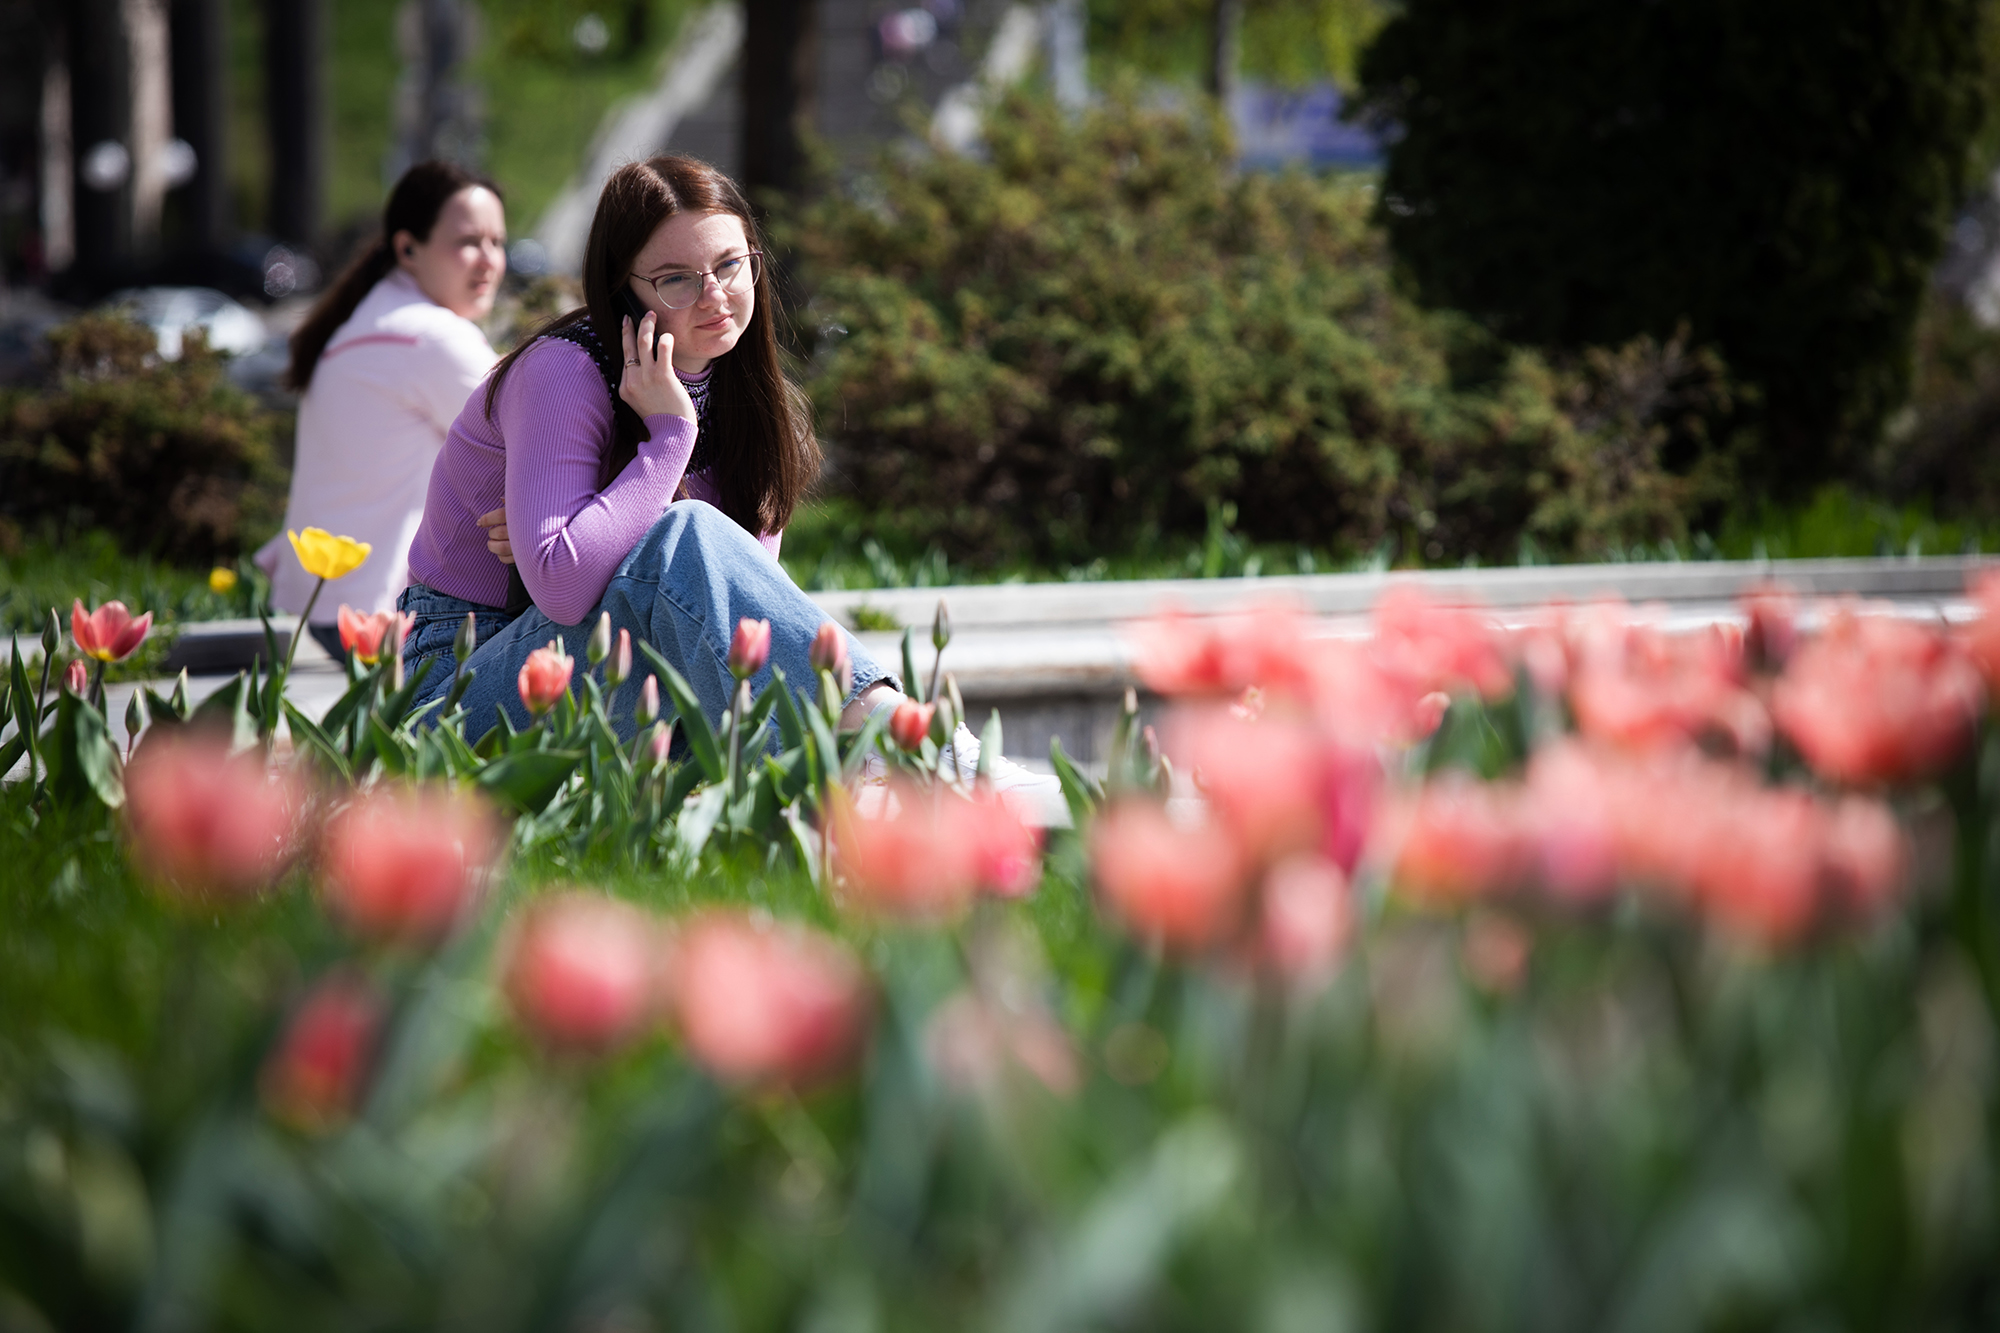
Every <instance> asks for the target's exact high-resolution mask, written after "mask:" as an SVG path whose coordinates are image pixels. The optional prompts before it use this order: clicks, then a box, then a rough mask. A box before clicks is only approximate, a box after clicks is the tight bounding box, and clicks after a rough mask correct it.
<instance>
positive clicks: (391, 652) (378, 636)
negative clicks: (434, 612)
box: [336, 603, 416, 666]
mask: <svg viewBox="0 0 2000 1333" xmlns="http://www.w3.org/2000/svg"><path fill="white" fill-rule="evenodd" d="M336 623H337V624H338V626H339V628H340V647H341V650H342V651H343V652H348V653H352V654H354V655H355V656H356V657H358V658H359V659H361V662H362V664H363V665H364V666H374V665H375V664H376V663H377V662H379V661H381V660H382V659H383V658H385V657H394V656H396V655H397V654H399V653H401V652H402V651H403V640H404V639H407V638H408V637H409V636H410V626H411V625H413V624H415V623H416V621H415V618H414V617H412V616H409V615H405V614H404V613H403V612H401V611H377V612H375V613H374V614H373V615H366V616H364V615H362V614H361V613H360V612H359V611H356V610H355V609H354V608H353V607H351V606H348V605H346V604H344V603H343V604H342V605H341V608H340V614H339V616H338V617H337V618H336Z"/></svg>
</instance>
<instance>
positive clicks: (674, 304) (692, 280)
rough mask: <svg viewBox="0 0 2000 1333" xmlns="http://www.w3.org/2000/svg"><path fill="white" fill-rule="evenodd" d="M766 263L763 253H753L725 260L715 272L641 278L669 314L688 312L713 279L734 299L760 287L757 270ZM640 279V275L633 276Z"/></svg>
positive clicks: (673, 272) (682, 271)
mask: <svg viewBox="0 0 2000 1333" xmlns="http://www.w3.org/2000/svg"><path fill="white" fill-rule="evenodd" d="M763 260H764V252H763V251H762V250H752V251H750V253H748V254H743V255H737V256H736V257H735V258H734V259H725V260H723V261H722V262H721V263H720V264H717V265H716V266H715V267H714V268H710V269H703V270H702V271H701V272H699V273H696V272H693V271H691V270H689V269H684V268H677V269H670V270H668V271H667V272H665V273H662V274H660V275H659V276H658V277H656V278H639V281H641V282H644V283H650V284H652V288H653V294H654V295H655V296H658V297H659V298H660V304H661V305H663V306H665V307H666V308H667V309H669V310H685V309H687V308H688V307H689V306H691V305H693V304H694V303H695V302H696V301H699V300H700V299H701V294H702V293H703V292H705V291H707V290H708V280H709V278H711V277H713V278H714V279H715V285H716V286H718V287H720V288H721V289H722V290H723V291H725V292H728V293H730V294H732V295H735V294H738V293H742V292H747V291H749V290H750V289H751V288H752V287H755V286H756V285H757V270H758V268H759V267H760V266H761V265H762V263H763ZM632 276H633V277H635V278H638V277H639V275H638V274H636V273H635V274H633V275H632Z"/></svg>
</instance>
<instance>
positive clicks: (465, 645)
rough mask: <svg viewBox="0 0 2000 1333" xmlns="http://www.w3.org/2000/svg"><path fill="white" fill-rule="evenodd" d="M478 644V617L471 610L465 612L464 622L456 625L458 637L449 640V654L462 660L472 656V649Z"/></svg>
mask: <svg viewBox="0 0 2000 1333" xmlns="http://www.w3.org/2000/svg"><path fill="white" fill-rule="evenodd" d="M478 646H479V617H477V616H475V615H474V614H473V613H472V612H470V611H467V612H466V613H465V623H464V624H463V625H460V626H459V627H458V637H456V638H454V639H453V640H452V641H451V655H452V656H453V657H455V658H457V659H458V660H459V661H461V662H463V661H464V660H465V659H466V658H468V657H470V656H472V650H473V649H474V648H477V647H478Z"/></svg>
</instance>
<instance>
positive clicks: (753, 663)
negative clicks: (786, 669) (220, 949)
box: [729, 616, 771, 680]
mask: <svg viewBox="0 0 2000 1333" xmlns="http://www.w3.org/2000/svg"><path fill="white" fill-rule="evenodd" d="M770 660H771V622H770V621H768V620H751V619H749V618H748V617H747V616H746V617H745V618H744V619H742V620H739V621H737V622H736V633H735V635H734V637H732V638H731V639H730V641H729V671H730V674H731V675H733V676H735V677H736V679H738V680H745V679H747V678H749V677H751V676H754V675H756V674H757V673H758V672H759V671H762V670H763V669H764V664H765V663H766V662H768V661H770Z"/></svg>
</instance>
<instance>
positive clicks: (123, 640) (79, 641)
mask: <svg viewBox="0 0 2000 1333" xmlns="http://www.w3.org/2000/svg"><path fill="white" fill-rule="evenodd" d="M152 628H153V613H152V612H151V611H148V612H147V613H146V614H145V615H143V616H140V617H138V618H137V619H136V620H135V619H133V617H132V612H131V611H130V610H128V609H127V608H126V606H125V603H123V602H106V603H105V604H104V605H103V606H100V607H98V608H97V609H96V610H95V611H90V612H86V611H85V610H84V609H83V600H82V599H81V598H78V599H76V600H75V601H74V602H73V603H72V604H71V606H70V611H69V632H70V636H71V637H72V638H74V639H75V640H76V649H77V651H78V652H80V653H82V654H83V655H84V656H85V657H94V658H96V659H97V660H98V661H100V662H122V661H124V660H125V659H126V658H128V657H130V656H131V655H132V654H133V653H135V652H137V651H138V650H139V645H140V644H142V643H144V642H145V641H146V633H147V631H149V630H151V629H152Z"/></svg>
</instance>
